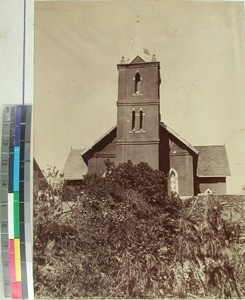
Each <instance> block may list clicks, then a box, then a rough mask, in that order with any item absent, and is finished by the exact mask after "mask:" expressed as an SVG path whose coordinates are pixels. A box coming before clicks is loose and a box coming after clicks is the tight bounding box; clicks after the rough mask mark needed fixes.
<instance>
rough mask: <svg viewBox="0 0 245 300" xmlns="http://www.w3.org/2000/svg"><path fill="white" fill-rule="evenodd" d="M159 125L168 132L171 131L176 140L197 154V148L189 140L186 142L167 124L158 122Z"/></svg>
mask: <svg viewBox="0 0 245 300" xmlns="http://www.w3.org/2000/svg"><path fill="white" fill-rule="evenodd" d="M160 125H161V126H162V127H163V128H165V129H166V130H167V131H168V132H169V133H171V134H172V135H173V136H174V137H176V138H177V139H178V140H180V141H181V142H182V143H183V144H185V145H186V146H187V147H188V148H189V149H191V150H192V151H193V152H194V153H196V154H198V153H199V152H198V150H197V149H196V148H195V147H193V146H192V145H191V144H190V143H189V142H187V141H186V140H185V139H183V138H182V137H180V136H179V135H178V133H177V132H175V131H174V130H173V129H171V128H170V127H169V126H167V125H166V124H164V123H163V122H160Z"/></svg>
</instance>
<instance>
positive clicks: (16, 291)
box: [12, 282, 23, 299]
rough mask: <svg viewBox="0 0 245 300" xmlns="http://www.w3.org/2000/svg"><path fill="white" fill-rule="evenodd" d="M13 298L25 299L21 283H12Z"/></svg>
mask: <svg viewBox="0 0 245 300" xmlns="http://www.w3.org/2000/svg"><path fill="white" fill-rule="evenodd" d="M12 298H13V299H23V297H22V283H21V282H12Z"/></svg>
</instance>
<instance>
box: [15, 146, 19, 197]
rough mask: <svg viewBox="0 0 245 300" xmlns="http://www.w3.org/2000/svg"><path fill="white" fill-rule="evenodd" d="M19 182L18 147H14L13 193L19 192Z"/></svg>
mask: <svg viewBox="0 0 245 300" xmlns="http://www.w3.org/2000/svg"><path fill="white" fill-rule="evenodd" d="M19 180H20V146H15V147H14V192H18V191H19Z"/></svg>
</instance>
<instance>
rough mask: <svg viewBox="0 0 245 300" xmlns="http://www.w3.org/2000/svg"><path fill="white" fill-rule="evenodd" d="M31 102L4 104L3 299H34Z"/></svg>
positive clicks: (0, 185) (0, 204)
mask: <svg viewBox="0 0 245 300" xmlns="http://www.w3.org/2000/svg"><path fill="white" fill-rule="evenodd" d="M31 115H32V107H31V105H6V106H4V108H3V124H2V146H1V177H0V193H1V194H0V197H1V198H0V217H1V260H2V277H3V287H4V297H5V299H34V292H33V264H32V231H31V228H32V227H31V215H32V213H31V191H30V153H31V152H30V142H31Z"/></svg>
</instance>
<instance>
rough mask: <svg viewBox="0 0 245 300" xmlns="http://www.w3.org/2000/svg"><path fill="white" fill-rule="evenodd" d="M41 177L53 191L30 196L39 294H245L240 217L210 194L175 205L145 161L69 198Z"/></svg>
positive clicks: (93, 179) (87, 181) (93, 181)
mask: <svg viewBox="0 0 245 300" xmlns="http://www.w3.org/2000/svg"><path fill="white" fill-rule="evenodd" d="M47 177H49V178H55V180H53V182H55V188H53V187H54V184H49V186H48V187H45V191H44V192H43V193H38V192H37V193H36V197H35V203H34V268H35V271H34V274H35V290H36V296H37V297H45V296H49V297H53V298H55V297H57V298H65V297H67V298H69V297H70V298H72V297H74V298H75V297H78V298H79V297H98V296H99V297H127V298H152V297H161V298H164V297H168V298H169V297H174V298H176V297H181V298H185V297H207V298H210V297H215V298H221V297H234V298H239V297H242V296H243V295H244V294H245V290H244V282H245V272H244V266H245V263H244V260H245V254H244V253H245V251H244V247H243V244H241V240H240V236H241V235H240V232H241V226H243V225H244V213H243V212H242V211H241V210H240V211H239V212H238V211H236V212H237V214H235V213H234V211H233V212H232V213H233V215H232V216H231V214H229V215H227V213H226V211H225V212H224V209H223V206H222V205H221V204H220V203H219V201H218V200H217V198H215V197H212V196H207V199H203V201H201V202H200V201H199V202H198V201H197V198H192V199H189V200H186V201H185V202H184V203H182V201H181V200H180V199H179V198H178V196H177V195H171V196H168V195H166V192H165V191H166V188H165V185H166V178H165V176H164V174H163V173H162V172H159V171H154V170H152V169H151V168H150V167H149V166H148V165H147V164H146V163H140V164H138V165H133V164H132V163H131V162H128V163H124V164H122V165H119V166H118V167H116V168H110V169H108V172H107V175H106V176H105V177H101V176H98V175H87V176H85V178H84V180H83V182H82V183H81V186H80V190H78V188H77V187H76V189H75V194H76V195H77V197H74V195H73V194H74V190H73V192H72V189H71V188H70V187H69V186H67V185H66V184H64V182H63V179H62V176H59V174H58V172H57V170H56V169H49V172H48V176H47ZM57 177H58V178H59V180H58V181H57V180H56V179H57ZM35 181H36V182H39V180H35ZM50 182H51V183H52V180H51V181H50ZM72 193H73V194H72ZM71 196H72V198H73V199H75V201H69V200H70V198H69V197H71ZM239 213H240V215H239ZM238 215H239V217H238ZM234 216H236V217H235V218H234ZM64 296H65V297H64Z"/></svg>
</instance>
